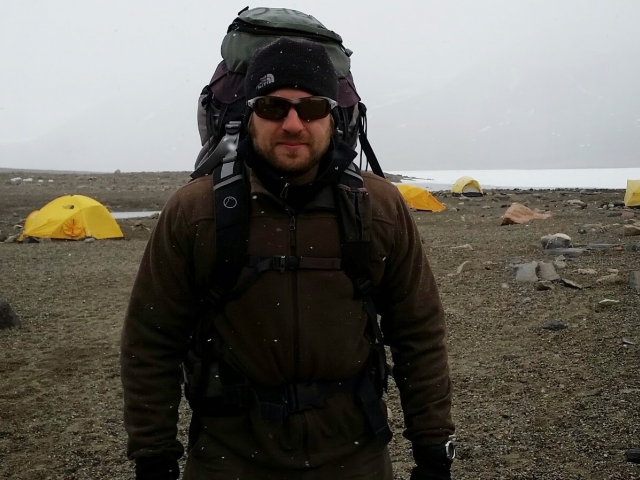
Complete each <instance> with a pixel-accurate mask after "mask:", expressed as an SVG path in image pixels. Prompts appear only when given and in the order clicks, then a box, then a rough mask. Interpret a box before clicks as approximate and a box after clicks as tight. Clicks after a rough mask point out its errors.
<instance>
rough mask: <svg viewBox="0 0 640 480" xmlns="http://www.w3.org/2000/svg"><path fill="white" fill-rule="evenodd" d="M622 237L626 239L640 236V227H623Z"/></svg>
mask: <svg viewBox="0 0 640 480" xmlns="http://www.w3.org/2000/svg"><path fill="white" fill-rule="evenodd" d="M622 235H623V236H625V237H633V236H636V235H640V227H638V226H637V225H625V226H624V227H622Z"/></svg>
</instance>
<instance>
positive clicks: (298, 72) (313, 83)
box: [244, 37, 338, 100]
mask: <svg viewBox="0 0 640 480" xmlns="http://www.w3.org/2000/svg"><path fill="white" fill-rule="evenodd" d="M280 88H297V89H300V90H305V91H307V92H309V93H310V94H312V95H318V96H321V97H328V98H331V99H332V100H336V99H337V98H338V74H337V73H336V70H335V68H334V67H333V63H332V62H331V58H330V57H329V53H328V52H327V49H326V48H325V47H324V45H322V44H320V43H317V42H311V41H308V40H302V39H295V40H294V39H292V38H289V37H280V38H279V39H278V40H276V41H275V42H273V43H270V44H269V45H267V46H266V47H263V48H261V49H260V50H258V51H256V53H254V54H253V57H251V60H250V61H249V67H248V69H247V75H246V77H245V81H244V90H245V95H246V97H247V100H250V99H252V98H254V97H259V96H262V95H267V94H268V93H269V92H273V91H274V90H278V89H280Z"/></svg>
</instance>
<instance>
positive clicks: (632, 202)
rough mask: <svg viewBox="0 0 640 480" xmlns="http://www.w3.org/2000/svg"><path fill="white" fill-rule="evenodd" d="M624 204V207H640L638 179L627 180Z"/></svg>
mask: <svg viewBox="0 0 640 480" xmlns="http://www.w3.org/2000/svg"><path fill="white" fill-rule="evenodd" d="M624 204H625V206H626V207H640V180H627V193H625V195H624Z"/></svg>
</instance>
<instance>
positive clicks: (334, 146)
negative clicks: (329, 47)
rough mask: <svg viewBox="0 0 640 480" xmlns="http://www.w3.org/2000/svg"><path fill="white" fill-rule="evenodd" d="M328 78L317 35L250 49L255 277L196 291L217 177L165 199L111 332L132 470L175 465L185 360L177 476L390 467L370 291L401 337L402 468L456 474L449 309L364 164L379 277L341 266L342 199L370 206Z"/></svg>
mask: <svg viewBox="0 0 640 480" xmlns="http://www.w3.org/2000/svg"><path fill="white" fill-rule="evenodd" d="M337 89H338V78H337V74H336V72H335V70H334V68H333V65H332V63H331V60H330V58H329V56H328V54H327V51H326V49H325V48H324V47H323V46H322V45H321V44H317V43H313V42H309V41H303V40H292V39H288V38H281V39H279V40H277V41H275V42H274V43H272V44H270V45H269V46H267V47H265V48H263V49H262V50H260V51H258V52H257V53H256V54H255V55H254V57H253V58H252V60H251V62H250V65H249V68H248V71H247V75H246V81H245V91H246V98H247V99H248V102H247V105H248V107H249V108H250V110H249V112H248V114H247V118H246V122H245V123H246V129H247V132H248V135H247V137H246V138H245V139H243V140H242V141H241V142H240V144H239V147H238V151H237V156H238V159H240V160H242V161H243V162H244V164H245V165H246V178H247V179H248V180H247V186H246V188H247V189H250V196H249V197H248V198H250V200H249V201H250V220H249V234H248V243H247V245H246V250H247V255H248V256H249V257H248V258H249V261H248V264H247V266H246V267H245V268H244V270H243V275H244V276H241V277H240V278H241V279H243V278H251V279H252V281H251V282H249V283H247V284H246V285H248V287H246V288H244V289H243V290H241V291H240V292H239V293H238V292H237V291H236V292H235V295H233V296H229V297H228V298H227V300H226V301H225V302H220V301H219V300H218V301H217V303H216V306H214V307H211V305H209V304H208V303H207V302H204V301H203V298H204V296H205V294H206V292H207V290H208V289H209V287H210V283H211V278H212V277H215V275H216V273H219V272H220V269H222V268H224V267H225V266H226V265H224V264H226V263H228V262H227V260H226V259H222V260H219V261H218V262H217V263H216V254H215V252H216V247H219V245H216V240H217V236H216V218H215V217H216V209H215V208H214V199H213V190H214V188H216V187H218V186H222V182H221V183H220V185H213V183H214V180H213V179H212V176H205V177H202V178H200V179H198V180H195V181H193V182H191V183H189V184H188V185H186V186H184V187H182V188H181V189H180V190H178V192H176V193H175V194H174V195H173V196H172V197H171V198H170V199H169V200H168V202H167V204H166V206H165V208H164V209H163V212H162V214H161V216H160V218H159V220H158V224H157V226H156V228H155V230H154V232H153V234H152V236H151V238H150V240H149V243H148V245H147V249H146V251H145V253H144V257H143V259H142V263H141V266H140V270H139V272H138V275H137V278H136V281H135V285H134V287H133V291H132V294H131V300H130V304H129V309H128V311H127V316H126V319H125V324H124V330H123V336H122V357H121V358H122V382H123V387H124V402H125V411H124V413H125V417H124V418H125V426H126V429H127V432H128V435H129V443H128V456H129V458H131V459H134V460H135V461H136V478H137V479H139V480H142V479H151V478H153V479H175V478H178V463H177V460H178V458H180V457H181V455H182V454H183V447H182V445H181V443H180V442H179V441H178V440H177V439H176V434H177V427H176V425H177V420H178V405H179V403H180V400H181V378H182V371H181V364H182V363H183V362H184V363H185V365H186V373H187V374H186V377H187V379H188V382H187V386H186V387H187V392H190V394H189V401H190V405H191V406H192V407H193V408H194V413H193V418H192V422H191V428H190V434H189V437H190V438H189V453H188V458H187V462H186V467H185V472H184V478H185V479H189V480H195V479H214V480H226V479H237V478H240V479H305V480H312V479H328V478H333V479H347V478H348V479H356V478H358V479H365V478H366V479H384V480H389V479H391V478H392V476H393V475H392V472H391V460H390V457H389V453H388V450H387V448H386V446H385V443H386V442H388V441H389V434H388V433H389V429H388V426H387V424H386V419H385V416H386V408H385V407H384V403H383V402H381V401H380V399H379V395H381V388H382V387H381V382H380V381H379V378H377V377H376V378H374V377H375V372H377V373H380V372H382V370H384V368H383V367H380V365H381V363H382V362H381V361H380V349H379V348H376V345H377V343H376V338H375V334H374V333H372V328H373V326H372V321H371V315H372V310H371V308H372V307H371V302H367V299H368V298H372V299H373V300H374V301H375V305H376V307H377V309H378V313H380V315H381V327H382V331H383V333H384V336H385V343H387V344H388V345H390V346H391V348H392V351H393V352H394V354H393V359H394V378H395V381H396V384H397V385H398V387H399V389H400V394H401V400H402V407H403V411H404V415H405V423H406V427H407V428H406V430H405V436H406V437H407V438H408V439H409V440H410V441H411V442H412V444H413V454H414V458H415V460H416V463H417V466H416V468H415V469H414V470H413V473H412V476H411V478H412V479H414V480H420V479H425V480H426V479H448V478H450V473H449V470H450V465H451V457H453V451H452V450H451V446H450V443H448V440H449V437H450V436H451V435H452V434H453V423H452V421H451V417H450V406H451V387H450V382H449V372H448V366H447V354H446V348H445V343H444V337H445V322H444V317H443V309H442V305H441V303H440V299H439V296H438V292H437V288H436V284H435V281H434V278H433V275H432V273H431V270H430V267H429V265H428V263H427V260H426V258H425V256H424V253H423V251H422V245H421V240H420V236H419V233H418V229H417V228H416V225H415V223H414V221H413V218H412V216H411V213H410V211H409V209H408V208H407V206H406V205H405V203H404V201H403V199H402V197H401V196H400V194H399V193H398V191H397V189H396V188H395V187H394V186H393V185H392V184H390V183H389V182H387V181H386V180H384V179H382V178H379V177H377V176H375V175H372V174H368V173H364V174H363V177H364V188H357V189H355V190H353V191H350V193H349V194H350V195H352V197H353V198H357V199H359V200H358V202H360V203H361V204H362V205H365V204H366V205H367V206H368V208H370V212H371V213H370V217H371V219H370V220H369V221H368V222H369V224H367V226H365V227H364V228H365V229H368V230H367V232H366V233H367V235H368V236H370V239H369V240H368V242H367V243H366V244H362V249H363V251H367V250H366V248H368V251H369V252H370V254H369V255H367V259H366V260H367V265H370V271H368V272H365V273H366V274H367V275H369V276H370V279H371V282H372V285H373V287H375V288H373V289H371V288H368V287H364V288H362V292H360V293H361V295H357V290H359V289H360V287H359V286H358V281H354V278H352V277H354V274H353V273H352V272H349V274H347V272H346V271H345V270H343V267H342V265H343V264H344V265H348V264H349V262H347V261H345V260H346V259H345V258H344V252H343V250H344V245H345V243H346V241H345V240H344V238H343V236H344V232H341V230H343V229H344V225H345V221H344V216H348V215H349V213H344V212H341V210H349V208H346V209H345V208H342V206H344V202H347V203H346V204H347V206H348V205H355V206H354V209H355V210H356V211H357V212H360V210H359V209H361V208H362V209H364V208H365V207H364V206H362V205H360V204H358V205H356V204H355V203H353V202H354V201H353V200H350V201H351V202H352V203H351V204H350V203H349V201H347V200H339V198H345V199H346V198H348V197H349V194H347V193H345V191H346V190H345V187H344V185H341V186H340V187H338V186H337V185H338V184H339V183H340V184H341V183H342V181H343V179H344V178H345V172H346V171H347V169H348V168H349V166H350V165H351V161H352V160H353V158H354V157H355V156H356V153H355V152H354V151H353V150H352V149H351V148H350V147H348V146H347V145H346V144H345V143H343V142H341V141H340V140H339V136H338V135H335V131H334V130H335V122H334V119H333V118H332V116H331V110H332V108H333V107H335V105H336V102H335V99H336V98H337ZM356 176H357V175H356ZM365 189H366V190H365ZM341 192H342V193H341ZM227 200H228V198H225V207H229V208H233V207H234V206H235V203H233V202H230V203H229V204H227V203H226V201H227ZM340 202H343V203H340ZM356 203H357V202H356ZM363 211H364V210H363ZM362 217H363V218H364V217H365V216H364V215H362ZM358 218H360V217H358ZM359 223H360V224H365V223H366V221H365V220H362V221H361V222H359ZM361 228H362V225H361ZM244 240H245V239H242V238H239V239H237V242H238V243H239V244H241V245H244V244H243V242H244ZM365 247H366V248H365ZM350 255H351V254H350ZM369 257H370V258H369ZM256 258H257V259H267V260H269V262H267V263H269V264H270V265H271V264H272V263H273V261H272V260H273V259H274V258H275V259H280V258H281V259H287V261H289V260H288V259H295V260H296V262H294V263H296V265H294V266H293V267H292V266H291V265H285V264H284V260H283V263H282V264H280V265H279V266H272V268H270V269H266V270H264V271H262V272H258V270H257V269H256V262H253V263H252V261H251V259H256ZM303 259H304V260H303ZM336 259H337V261H335V260H336ZM305 260H306V263H305ZM270 262H271V263H270ZM258 263H259V264H261V265H262V264H264V262H263V260H260V261H259V262H258ZM298 263H299V265H298ZM330 264H333V265H334V267H331V266H330ZM304 265H306V267H305V266H304ZM252 267H253V270H252ZM344 268H345V269H348V268H349V267H348V266H347V267H344ZM256 272H257V273H259V274H257V273H256ZM253 273H256V274H255V275H253V276H252V274H253ZM361 273H362V272H361ZM367 278H368V277H367ZM361 283H365V284H366V283H367V282H366V281H365V282H361ZM236 290H237V288H236ZM368 313H369V315H368ZM373 318H374V319H375V313H374V314H373ZM376 328H377V327H376ZM194 339H195V343H196V344H197V346H196V348H195V349H194V347H193V344H194ZM185 359H186V360H185ZM203 359H208V360H203ZM373 364H375V365H377V366H378V367H377V369H376V368H374V367H371V368H369V367H370V366H371V365H373ZM203 371H206V373H203ZM371 372H374V374H372V373H371ZM202 378H206V379H207V380H205V381H204V383H202V382H203V380H202ZM198 379H199V380H198ZM194 383H195V384H196V385H195V386H194ZM202 385H204V387H202ZM372 394H373V401H372V398H371V396H372ZM445 445H446V446H445Z"/></svg>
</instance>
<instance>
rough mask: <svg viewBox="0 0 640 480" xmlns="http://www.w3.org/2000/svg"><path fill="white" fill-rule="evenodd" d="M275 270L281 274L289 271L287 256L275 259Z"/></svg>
mask: <svg viewBox="0 0 640 480" xmlns="http://www.w3.org/2000/svg"><path fill="white" fill-rule="evenodd" d="M273 269H274V270H278V271H279V272H280V273H284V271H285V270H286V269H287V256H286V255H279V256H276V257H273Z"/></svg>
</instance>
